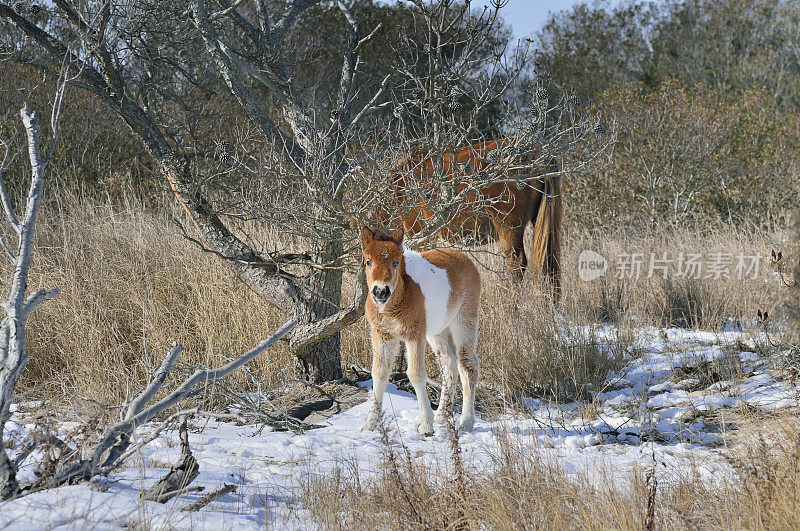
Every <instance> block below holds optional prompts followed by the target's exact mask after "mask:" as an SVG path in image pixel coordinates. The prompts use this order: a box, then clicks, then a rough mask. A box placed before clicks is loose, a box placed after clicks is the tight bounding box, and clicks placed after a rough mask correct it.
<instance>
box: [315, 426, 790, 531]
mask: <svg viewBox="0 0 800 531" xmlns="http://www.w3.org/2000/svg"><path fill="white" fill-rule="evenodd" d="M781 426H782V431H781V432H780V433H778V434H777V436H776V437H773V438H772V439H773V442H772V443H770V444H768V443H766V442H765V439H764V438H763V437H760V436H758V437H756V438H755V439H754V440H753V441H751V442H749V443H747V444H745V445H744V446H743V447H742V448H741V449H740V450H737V451H736V453H731V452H728V453H720V459H721V460H722V461H723V462H726V463H727V464H728V466H729V471H730V473H729V474H727V475H726V476H725V477H718V478H716V480H715V483H714V484H711V483H709V482H707V481H703V480H702V479H700V475H699V474H698V473H697V471H696V470H695V469H693V468H692V466H691V465H689V466H688V467H687V468H686V470H685V471H684V472H683V473H680V474H677V475H672V476H671V477H669V478H668V479H667V478H666V477H665V476H662V477H661V478H660V479H659V478H658V477H657V476H656V475H654V473H653V467H654V465H656V464H657V463H643V467H642V468H639V469H634V470H632V471H631V472H630V476H629V477H628V481H627V486H626V488H620V487H619V485H618V484H617V486H614V484H613V483H612V482H611V481H610V480H608V479H606V480H601V481H598V482H597V483H596V484H592V483H590V482H589V481H588V480H587V478H586V477H585V476H583V475H578V476H569V475H567V474H565V473H564V471H563V470H562V469H561V468H560V467H559V466H558V465H557V464H556V463H555V462H554V461H553V460H552V459H548V458H545V457H543V456H542V454H541V453H540V451H538V450H537V449H536V447H535V446H527V447H526V443H525V442H520V440H519V439H512V438H510V437H502V436H501V438H500V441H501V444H500V447H499V449H498V451H497V453H496V455H495V456H494V457H493V461H492V464H491V466H490V467H488V470H487V469H481V470H477V469H474V468H471V467H469V466H459V465H458V463H459V459H460V458H459V454H458V452H459V448H458V446H457V444H456V445H454V447H453V448H452V451H451V456H450V458H449V460H447V462H444V463H437V464H435V465H434V467H433V469H432V468H431V467H430V466H428V467H425V466H423V465H421V464H420V461H419V460H416V459H412V458H411V457H410V455H409V451H408V449H407V448H406V447H405V446H403V445H402V444H400V445H397V444H396V443H391V444H390V443H389V438H388V437H384V460H383V462H382V464H381V467H380V469H379V470H378V472H377V481H375V480H372V479H369V478H368V473H367V471H364V470H360V469H359V467H358V466H357V465H356V464H355V463H352V462H350V463H345V464H343V465H342V466H341V467H338V468H337V469H335V470H334V471H333V472H332V473H329V474H326V475H320V474H309V475H308V476H307V477H306V478H305V483H304V484H303V485H302V492H301V495H302V499H303V500H304V505H305V507H307V508H308V509H309V511H310V514H311V517H312V518H313V519H314V521H315V522H316V523H317V524H319V525H320V526H321V527H322V528H324V529H375V528H379V529H385V528H404V529H409V528H410V529H653V528H659V529H661V528H669V529H697V528H703V529H797V527H798V525H800V511H798V509H800V468H799V467H800V431H798V429H797V427H796V419H793V418H792V419H788V418H786V419H783V423H782V424H781ZM501 435H502V434H501ZM370 477H371V476H370Z"/></svg>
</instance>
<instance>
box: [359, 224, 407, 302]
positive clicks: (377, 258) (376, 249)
mask: <svg viewBox="0 0 800 531" xmlns="http://www.w3.org/2000/svg"><path fill="white" fill-rule="evenodd" d="M403 235H404V232H403V229H402V227H401V228H399V229H397V230H396V231H394V232H393V233H392V234H391V235H387V234H381V233H377V234H376V233H375V232H373V231H372V230H371V229H368V228H366V227H362V229H361V242H362V243H363V244H364V265H365V266H366V269H367V286H368V287H369V292H370V295H371V296H372V300H373V301H374V302H375V304H377V305H378V306H382V305H384V304H386V303H387V302H389V297H391V296H392V293H393V292H394V289H395V287H397V281H398V279H399V278H400V274H401V271H402V266H401V263H402V261H403V247H402V244H403Z"/></svg>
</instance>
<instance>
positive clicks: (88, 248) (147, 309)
mask: <svg viewBox="0 0 800 531" xmlns="http://www.w3.org/2000/svg"><path fill="white" fill-rule="evenodd" d="M53 210H55V208H51V209H50V210H48V211H46V212H44V215H43V216H42V222H41V224H40V226H39V227H37V229H38V233H37V244H38V248H37V250H36V252H35V258H34V260H35V262H34V264H33V267H32V269H33V275H32V278H31V281H30V285H31V287H32V288H36V287H56V286H57V287H59V288H60V289H61V294H60V295H59V296H58V297H56V298H55V299H54V300H52V301H50V302H48V303H47V304H44V305H42V306H41V307H40V308H39V309H37V311H36V312H35V313H34V314H33V315H32V316H31V319H30V321H29V330H30V336H29V353H30V357H31V360H30V362H29V364H28V366H27V367H26V370H25V372H24V373H23V375H24V381H23V386H32V385H44V386H45V389H44V390H45V394H46V395H49V396H52V395H54V394H59V393H61V392H62V391H66V392H67V393H68V394H77V395H82V396H88V397H91V398H94V399H96V400H100V401H103V402H117V401H119V400H121V399H122V398H124V395H125V393H126V390H127V389H128V388H129V387H135V386H136V385H137V384H140V383H141V382H142V380H143V379H144V378H145V377H146V374H147V373H148V372H149V370H151V368H152V367H153V365H154V364H156V363H158V361H160V359H161V358H162V357H163V355H164V353H165V352H166V350H167V349H168V348H169V345H170V344H171V343H172V342H173V341H178V342H179V343H181V344H182V345H183V346H184V349H185V354H183V355H182V358H181V359H182V361H184V362H185V363H192V364H194V363H205V364H211V365H218V364H220V361H221V359H222V358H224V357H226V356H230V355H233V354H236V353H240V352H243V351H245V350H247V349H249V348H250V347H252V345H254V344H255V343H257V342H258V341H259V340H260V339H262V338H264V337H266V336H267V335H268V334H269V333H271V331H272V330H274V329H275V328H276V327H277V326H278V325H279V324H280V323H281V322H282V320H281V315H280V314H279V313H278V312H276V311H275V310H274V309H272V308H270V307H269V306H268V305H266V304H265V303H263V302H262V301H260V300H259V299H258V297H257V296H255V295H254V294H252V293H251V292H250V291H249V290H247V289H246V288H245V287H244V286H243V285H242V284H241V283H240V282H239V281H238V280H237V279H236V278H235V277H234V275H233V274H232V273H231V272H230V271H229V270H228V269H227V268H224V267H219V265H220V264H219V260H218V259H217V258H216V257H214V256H211V255H208V254H204V253H203V252H201V251H200V250H199V249H198V248H197V247H195V246H194V245H193V244H191V243H189V242H187V241H186V240H184V239H183V238H182V237H181V236H180V234H179V231H178V230H177V228H176V227H175V226H174V225H172V223H171V222H170V221H168V219H167V218H166V217H165V216H164V215H162V214H158V213H154V212H152V211H149V210H147V209H146V208H144V207H143V206H142V205H140V204H128V205H126V206H125V207H119V206H117V207H112V206H110V204H98V203H96V202H78V201H74V202H70V203H69V204H67V205H62V206H61V208H60V209H59V210H60V212H58V213H56V212H54V211H53ZM289 361H290V360H289V357H288V352H286V350H285V349H284V348H283V347H282V346H280V345H279V346H277V347H276V348H274V349H273V350H271V351H270V353H269V355H268V356H263V357H261V358H260V359H258V360H256V361H255V362H253V365H252V366H251V369H252V370H253V372H254V373H255V374H257V375H258V376H259V377H260V378H262V379H263V381H264V383H265V385H271V384H274V383H275V382H276V378H279V377H280V375H281V374H282V371H284V369H285V368H286V367H287V366H289Z"/></svg>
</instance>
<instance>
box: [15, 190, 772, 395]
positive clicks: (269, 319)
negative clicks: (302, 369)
mask: <svg viewBox="0 0 800 531" xmlns="http://www.w3.org/2000/svg"><path fill="white" fill-rule="evenodd" d="M171 215H172V214H171V211H170V207H160V208H159V207H153V206H148V205H145V204H144V203H142V202H139V201H136V200H134V199H130V198H124V199H123V200H120V199H116V200H115V201H113V202H112V201H111V200H105V201H104V200H97V199H91V200H89V199H83V200H82V199H77V198H74V197H66V198H64V197H62V198H61V199H59V200H58V201H56V202H54V203H51V204H50V205H48V206H47V208H46V210H45V211H44V212H43V215H42V217H41V222H40V225H39V227H38V228H37V230H38V232H37V237H36V244H37V247H36V250H35V256H34V263H33V268H32V269H33V274H32V277H31V281H30V285H31V288H38V287H47V288H52V287H58V288H60V289H61V295H59V296H58V297H56V298H55V299H54V300H52V301H49V302H48V303H46V304H44V305H42V306H41V307H40V308H39V309H37V311H36V312H35V313H34V314H33V315H32V316H31V319H30V322H29V330H30V332H29V334H30V339H29V349H30V356H31V360H30V363H29V364H28V366H27V367H26V370H25V371H24V380H23V387H24V388H31V387H35V386H38V387H41V388H42V389H43V390H44V391H45V393H46V395H48V396H55V395H58V394H61V393H64V392H66V393H68V394H75V395H81V396H87V397H90V398H92V399H95V400H99V401H102V402H118V401H119V400H121V399H124V397H125V395H126V393H127V392H128V390H129V389H132V388H136V386H137V385H140V384H141V383H142V381H143V380H144V379H145V378H146V376H147V374H148V371H149V370H150V369H151V368H152V367H153V365H154V364H155V363H157V362H158V360H160V358H161V356H163V354H164V353H165V352H166V350H167V349H168V348H169V346H170V344H171V343H172V342H173V341H178V342H180V343H181V344H182V345H183V346H184V348H185V353H184V354H183V355H182V356H183V358H182V361H183V362H185V363H188V364H195V363H204V364H207V365H214V364H219V363H220V362H221V361H222V359H223V358H225V357H229V356H232V355H235V354H237V353H240V352H242V351H244V350H246V349H248V348H249V347H251V346H252V345H254V344H255V343H257V342H258V341H259V340H260V339H262V338H263V337H265V336H266V335H268V334H269V333H270V332H271V331H272V330H274V329H275V328H276V327H277V326H278V325H279V324H280V323H281V322H282V320H283V319H285V316H284V315H281V313H280V312H278V311H277V310H275V309H273V308H271V307H270V306H269V305H267V304H266V303H265V302H263V301H262V300H260V299H259V298H258V297H257V296H256V295H254V294H253V293H251V292H250V291H249V290H248V289H247V288H245V287H244V286H243V285H242V284H241V283H240V282H239V281H238V280H237V279H236V278H235V276H234V275H233V273H232V272H231V271H230V270H229V269H228V268H227V267H226V266H225V265H224V264H223V263H222V261H221V260H220V259H219V258H218V257H216V256H214V255H212V254H209V253H204V252H203V251H202V250H200V249H199V248H198V247H197V246H196V245H195V244H193V243H191V242H189V241H188V240H186V239H185V238H183V237H182V235H181V232H180V230H179V229H178V228H177V227H176V226H175V224H174V223H173V221H172V220H171ZM565 236H566V238H565V245H564V250H563V268H562V269H563V271H564V281H563V285H564V292H563V297H562V301H561V303H560V304H559V306H558V307H554V306H553V304H552V302H551V301H550V300H549V299H548V298H547V296H546V295H545V293H544V291H543V290H542V291H539V290H538V289H534V291H533V292H531V291H530V290H531V288H530V284H529V283H528V282H525V283H523V284H519V285H517V284H513V283H510V282H509V281H506V280H505V279H503V273H502V271H503V267H502V260H501V258H500V257H499V256H498V255H497V254H496V253H491V252H489V253H487V252H476V253H475V255H474V257H475V258H476V260H478V261H480V262H481V263H482V264H483V265H484V266H485V268H484V270H483V297H482V308H481V309H482V312H481V324H480V340H479V357H480V361H481V367H482V374H483V377H482V381H483V384H482V387H483V388H484V389H485V391H484V396H485V397H496V396H498V394H500V393H503V392H504V393H503V394H509V395H516V394H527V395H531V394H534V395H540V396H543V397H547V398H578V397H583V396H586V392H587V390H588V389H590V388H591V386H593V385H595V386H596V385H598V384H599V383H600V382H601V381H602V378H603V376H604V374H605V372H606V371H607V370H608V369H609V368H613V367H614V366H615V364H616V363H618V362H619V356H618V354H619V352H621V351H622V350H624V348H625V346H626V345H625V344H624V343H625V342H624V340H623V339H624V337H623V336H624V334H622V333H621V334H620V344H619V350H618V351H614V350H613V348H612V352H611V354H610V355H609V352H608V349H605V350H603V349H601V348H600V345H599V343H598V341H596V340H595V339H593V336H592V335H591V333H590V334H589V335H588V336H586V335H584V334H578V330H579V329H580V327H589V328H591V327H593V326H597V323H599V322H603V321H615V322H616V323H617V324H618V325H619V328H620V330H623V331H624V330H625V329H627V328H628V327H631V326H643V325H654V326H667V325H670V324H674V323H675V322H676V321H680V320H682V322H683V323H684V324H686V325H689V326H702V327H709V328H718V327H719V326H721V325H722V324H724V323H725V321H726V320H727V319H729V318H730V317H733V318H739V319H744V318H748V316H752V315H754V314H755V312H756V310H757V309H758V308H766V307H767V306H768V299H769V294H768V293H767V290H765V289H764V286H765V284H764V283H765V278H766V274H765V272H766V264H762V274H761V276H760V277H759V278H758V279H756V280H751V279H744V280H739V279H737V278H736V277H735V276H733V277H732V278H728V279H721V280H713V281H712V280H693V279H684V280H679V281H677V283H673V284H672V285H670V284H668V283H665V282H664V281H661V280H660V279H658V278H650V279H648V278H646V270H645V271H644V273H643V274H642V276H641V278H638V279H632V280H629V279H622V280H619V279H616V278H615V271H614V270H613V269H612V270H609V271H608V273H607V274H606V276H605V277H604V278H602V279H599V280H596V281H593V282H584V281H582V280H580V278H579V276H578V269H577V260H578V256H579V254H580V252H581V250H583V249H594V250H596V251H598V252H600V253H601V254H603V255H605V256H606V257H608V258H609V259H610V260H613V257H614V256H615V255H617V254H620V253H623V252H627V253H632V252H642V253H645V256H649V253H650V252H653V253H656V255H659V256H660V253H663V252H669V253H672V254H673V255H674V254H676V253H677V252H680V251H681V250H683V251H687V252H702V253H711V252H716V251H719V252H727V253H733V254H737V253H745V254H749V255H754V254H759V253H760V254H762V255H766V254H767V253H768V251H769V244H770V242H769V238H768V236H767V235H759V234H758V233H752V232H750V231H748V230H746V229H735V228H724V227H722V228H718V229H716V230H713V231H707V232H705V233H701V234H700V235H698V234H697V233H695V232H691V231H688V230H687V231H686V232H675V233H672V234H634V235H624V236H623V235H606V234H602V233H591V232H588V231H586V230H577V229H575V228H569V227H567V229H566V230H565ZM498 272H499V273H498ZM3 273H4V274H3V278H8V275H7V274H6V273H7V271H4V272H3ZM346 284H347V285H346V286H345V291H347V292H350V291H352V288H353V287H352V278H350V279H349V280H348V281H347V283H346ZM681 286H684V287H686V286H688V288H686V289H684V290H683V291H681V289H678V288H680V287H681ZM690 288H691V289H690ZM348 295H349V294H348V293H346V294H345V297H348ZM676 316H678V317H680V319H677V318H676ZM579 338H582V339H579ZM342 340H343V341H342V345H343V347H342V348H343V351H342V359H343V361H344V363H345V364H351V363H352V364H356V365H360V366H362V367H369V365H370V359H371V350H370V340H369V334H368V329H367V324H366V321H365V320H363V319H362V320H361V321H359V322H357V323H356V324H355V325H353V326H351V327H350V328H348V329H347V330H345V332H344V333H343V338H342ZM612 347H613V345H612ZM601 351H602V352H601ZM429 355H430V353H429ZM291 361H292V360H291V358H290V355H289V353H288V351H287V350H286V348H285V347H284V346H283V345H278V346H277V347H275V348H273V349H272V350H270V351H269V352H268V353H267V354H266V355H264V356H262V357H261V358H259V359H257V360H255V361H254V362H253V363H252V364H251V367H250V368H251V370H252V371H253V374H255V375H256V377H257V378H258V379H259V380H260V381H261V382H262V386H263V387H265V388H270V387H274V386H277V385H280V384H282V383H283V382H285V380H286V379H287V378H290V377H291V376H292V363H291ZM429 362H430V363H429V367H430V368H431V371H432V372H433V374H434V377H435V376H436V363H435V360H434V359H433V358H432V357H430V358H429Z"/></svg>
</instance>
